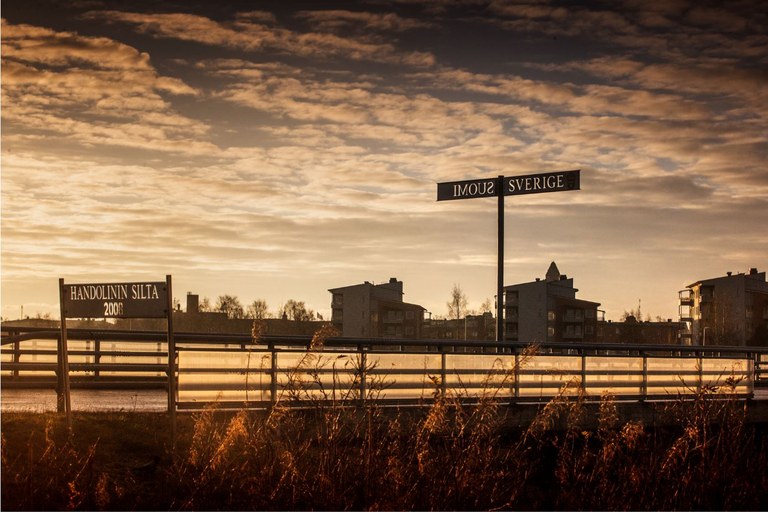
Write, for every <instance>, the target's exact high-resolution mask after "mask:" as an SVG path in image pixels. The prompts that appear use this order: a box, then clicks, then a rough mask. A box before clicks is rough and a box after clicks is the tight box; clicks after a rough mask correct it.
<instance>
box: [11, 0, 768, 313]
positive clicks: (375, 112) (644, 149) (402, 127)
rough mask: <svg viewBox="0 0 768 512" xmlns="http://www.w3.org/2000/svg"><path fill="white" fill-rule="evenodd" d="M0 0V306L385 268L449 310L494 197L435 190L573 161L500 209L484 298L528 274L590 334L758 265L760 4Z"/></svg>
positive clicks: (259, 291) (273, 295) (298, 286)
mask: <svg viewBox="0 0 768 512" xmlns="http://www.w3.org/2000/svg"><path fill="white" fill-rule="evenodd" d="M722 4H723V5H727V9H726V8H724V7H723V6H722V5H721V3H719V2H714V3H713V2H707V1H699V0H668V1H664V2H648V1H644V0H634V1H633V0H629V1H625V2H618V1H616V2H610V1H595V2H587V3H574V2H556V1H554V0H528V1H504V0H451V1H448V0H400V1H383V0H370V1H360V2H356V3H352V2H326V1H306V2H301V1H284V0H280V1H249V2H246V1H243V2H194V1H177V2H174V1H171V0H164V1H139V2H137V1H128V0H125V1H99V0H82V1H69V2H67V1H64V2H62V1H52V0H28V1H26V2H5V1H4V2H3V3H2V11H1V13H2V18H3V21H2V316H3V317H4V318H17V317H18V316H19V313H20V306H21V305H24V314H25V315H30V316H31V315H34V314H35V313H38V312H40V313H46V312H53V313H54V315H55V316H56V315H57V314H58V313H57V311H58V296H57V293H58V292H57V283H58V282H57V279H58V278H59V277H63V278H65V279H66V280H67V281H68V282H108V281H134V280H136V281H143V280H150V281H154V280H163V279H164V277H165V275H166V274H172V275H173V279H174V292H175V295H176V296H177V297H179V298H180V299H182V304H184V296H185V295H186V293H187V292H192V293H198V294H200V295H201V296H203V297H210V298H211V299H215V297H216V296H218V295H221V294H225V293H227V294H231V295H236V296H238V297H239V298H240V300H241V302H243V303H249V302H251V301H253V300H254V299H256V298H262V299H265V300H266V301H267V303H268V304H269V306H270V309H272V310H275V309H277V308H278V306H279V305H280V304H281V303H283V302H285V301H286V300H288V299H291V298H293V299H296V300H303V301H305V302H306V303H307V305H308V306H309V307H311V308H313V309H315V310H317V311H319V312H320V313H321V314H326V315H327V314H328V312H329V310H330V298H331V297H330V294H329V293H328V291H327V290H328V289H329V288H334V287H339V286H345V285H350V284H357V283H361V282H363V281H373V282H376V283H379V282H383V281H386V280H388V279H389V278H390V277H397V278H399V279H402V280H403V281H404V282H405V300H406V301H408V302H413V303H418V304H422V305H423V306H424V307H426V308H427V309H428V310H429V311H431V312H432V313H433V314H435V315H445V314H446V310H447V308H446V301H447V300H448V298H449V294H450V291H451V288H452V287H453V285H454V284H459V285H460V286H461V287H462V288H463V289H464V291H465V293H466V294H467V296H468V298H469V302H470V307H471V308H479V306H480V304H481V303H482V302H483V301H484V300H485V299H487V298H491V299H492V298H493V296H494V294H495V287H496V203H495V200H494V199H492V198H491V199H473V200H468V201H450V202H439V203H438V202H436V200H435V199H436V183H438V182H441V181H454V180H463V179H472V178H485V177H494V176H497V175H506V176H514V175H520V174H530V173H537V172H545V171H555V170H565V169H581V190H580V191H571V192H562V193H555V194H537V195H527V196H512V197H508V198H507V200H506V234H505V235H506V236H505V239H506V262H505V273H506V276H505V282H506V284H514V283H520V282H527V281H532V280H533V279H534V278H535V277H543V275H544V273H545V272H546V270H547V267H548V266H549V264H550V262H551V261H556V262H557V265H558V266H559V268H560V271H561V272H562V273H565V274H568V276H569V277H573V278H574V279H575V284H576V287H577V288H579V290H580V291H579V294H578V296H579V297H581V298H584V299H587V300H593V301H596V302H600V303H601V304H602V306H601V309H604V310H605V311H606V317H607V318H609V319H618V318H619V317H620V316H621V314H622V312H623V311H625V310H628V309H631V308H635V307H637V305H638V301H640V300H641V301H642V303H641V304H642V310H643V313H644V315H645V314H650V315H651V316H653V317H655V316H656V315H660V316H662V317H664V318H677V314H678V313H677V304H676V301H677V291H678V290H680V289H682V288H684V287H685V286H686V285H687V284H690V283H691V282H694V281H696V280H699V279H703V278H710V277H715V276H719V275H724V274H725V272H726V271H734V272H744V271H747V270H748V269H749V268H750V267H758V268H760V269H761V270H765V268H766V267H768V236H766V232H767V231H768V230H767V229H766V226H767V224H768V168H767V167H766V161H768V142H767V140H768V137H767V135H768V71H766V70H768V16H767V15H766V11H765V10H764V9H761V8H760V2H758V1H757V0H754V1H739V0H735V1H729V2H723V3H722Z"/></svg>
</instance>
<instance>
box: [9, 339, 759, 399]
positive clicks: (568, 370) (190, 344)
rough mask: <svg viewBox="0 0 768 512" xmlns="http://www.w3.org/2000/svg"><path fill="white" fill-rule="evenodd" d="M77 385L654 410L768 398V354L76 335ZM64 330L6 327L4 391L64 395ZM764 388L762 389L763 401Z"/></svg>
mask: <svg viewBox="0 0 768 512" xmlns="http://www.w3.org/2000/svg"><path fill="white" fill-rule="evenodd" d="M68 338H69V347H68V348H69V350H68V358H69V370H70V376H71V377H70V381H71V387H72V388H96V389H115V388H129V389H150V388H156V389H165V390H171V392H170V396H169V400H168V404H169V409H171V408H172V409H173V410H174V412H175V411H183V410H194V409H199V408H201V407H204V406H205V405H207V404H209V403H212V402H216V403H217V404H219V406H220V407H223V408H244V407H245V408H253V409H266V408H270V407H274V406H275V405H276V404H278V403H279V404H282V405H287V406H312V405H323V404H339V403H342V404H361V403H365V402H369V401H372V402H375V403H377V404H381V405H400V406H405V405H419V404H425V403H430V402H431V401H433V400H434V399H435V398H436V397H439V396H446V395H450V396H452V397H455V398H457V399H460V400H462V401H464V402H473V401H477V400H482V399H484V398H488V397H489V396H492V397H493V398H494V399H496V400H499V401H501V402H502V403H505V402H506V403H542V402H547V401H549V400H551V399H553V398H554V397H557V396H562V395H564V394H565V395H578V396H579V397H580V398H582V399H584V400H588V401H589V400H599V399H600V397H601V396H603V395H604V394H606V393H607V394H610V395H612V396H614V397H616V399H617V400H621V401H634V402H649V401H660V400H670V399H679V398H681V397H682V398H685V397H695V396H696V395H697V394H699V393H700V392H701V391H702V390H707V391H710V392H712V391H714V392H716V391H718V390H728V391H729V393H730V395H731V396H738V397H742V398H747V399H755V398H757V399H763V398H768V396H765V397H764V393H762V392H761V391H760V389H761V386H764V385H768V349H766V348H758V347H725V346H720V347H700V346H697V347H690V346H676V345H674V346H673V345H632V344H610V345H609V344H594V343H540V344H525V343H517V342H502V343H499V342H495V341H487V342H485V341H482V342H478V341H445V340H440V341H435V340H394V339H351V338H342V337H328V338H322V337H319V336H317V335H316V336H315V337H314V338H313V337H309V336H275V335H271V336H270V335H265V336H260V337H258V338H257V339H254V338H252V337H251V336H248V335H234V334H202V333H177V334H175V345H176V352H175V354H174V360H175V362H176V364H175V371H174V372H173V375H171V376H170V377H171V378H169V372H168V369H169V365H168V352H167V350H168V348H167V340H166V333H165V332H147V331H120V330H88V329H69V330H68ZM58 339H59V332H58V331H52V330H46V329H35V328H20V327H3V328H2V341H1V347H0V356H1V359H0V372H1V373H0V375H2V381H1V382H2V387H3V388H6V389H8V388H48V389H51V388H56V387H57V386H58V385H59V384H58V380H59V375H60V373H61V372H60V370H59V368H60V360H59V358H58V351H57V342H58ZM756 390H757V392H756Z"/></svg>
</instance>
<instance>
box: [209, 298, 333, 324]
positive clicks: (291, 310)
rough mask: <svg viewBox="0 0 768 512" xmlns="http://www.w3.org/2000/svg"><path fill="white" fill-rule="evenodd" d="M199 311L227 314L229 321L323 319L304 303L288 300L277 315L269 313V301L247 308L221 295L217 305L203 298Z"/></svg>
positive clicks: (235, 300)
mask: <svg viewBox="0 0 768 512" xmlns="http://www.w3.org/2000/svg"><path fill="white" fill-rule="evenodd" d="M198 311H200V312H203V313H226V314H227V318H229V319H231V320H232V319H253V320H264V319H267V318H282V319H285V320H296V321H312V320H322V319H323V317H322V316H321V315H319V314H317V313H315V311H313V310H312V309H310V308H308V307H307V305H306V304H305V303H304V301H298V300H294V299H288V300H287V301H286V302H285V303H283V304H281V305H280V307H279V308H278V309H277V311H276V312H275V314H273V313H272V312H270V311H269V306H268V305H267V301H265V300H264V299H256V300H254V301H253V302H251V303H250V304H248V305H247V306H243V304H242V303H241V302H240V299H238V298H237V297H236V296H234V295H226V294H225V295H219V296H218V297H217V298H216V302H215V304H211V301H210V299H208V297H205V298H203V299H202V300H201V301H200V304H199V306H198Z"/></svg>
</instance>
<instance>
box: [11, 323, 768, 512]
mask: <svg viewBox="0 0 768 512" xmlns="http://www.w3.org/2000/svg"><path fill="white" fill-rule="evenodd" d="M322 343H323V335H322V334H321V335H319V336H318V337H317V339H316V341H315V343H313V346H312V347H311V349H310V351H308V353H307V356H306V357H305V358H304V360H302V362H301V363H300V364H299V365H297V368H296V369H295V371H293V372H292V373H291V374H290V375H288V376H287V378H288V381H289V382H290V383H291V386H290V389H289V390H288V391H286V392H285V394H284V395H283V396H281V397H280V400H279V402H278V406H277V407H275V408H274V409H272V410H271V411H269V412H268V413H266V414H265V413H254V412H248V411H239V412H235V413H232V412H224V411H219V410H217V408H216V406H215V405H213V406H211V407H210V408H208V409H205V410H203V411H201V412H199V413H197V414H195V415H193V416H183V417H182V418H181V424H180V426H179V442H178V444H177V447H176V451H175V452H174V451H173V450H172V449H171V443H170V440H169V439H168V438H167V433H166V432H165V430H166V429H164V428H163V425H164V423H163V421H164V419H163V418H160V417H157V416H150V415H142V414H133V415H130V414H122V415H116V416H114V417H112V418H107V419H104V416H103V415H102V416H94V415H91V416H87V415H77V414H76V415H75V419H76V422H75V429H74V432H73V434H72V435H71V436H68V435H67V433H66V430H65V429H64V427H63V424H62V422H61V420H60V419H59V418H56V417H54V416H47V417H46V416H44V415H21V414H18V415H13V414H6V415H4V416H3V443H2V477H3V478H2V499H3V503H2V505H3V508H4V509H23V510H32V509H167V510H170V509H184V510H212V509H236V510H269V509H282V510H288V509H290V510H296V509H314V510H318V509H319V510H350V509H351V510H451V509H453V510H492V509H510V508H511V509H567V510H574V509H595V510H651V509H665V510H673V509H675V510H676V509H681V510H698V509H760V508H763V507H764V505H765V503H768V455H767V453H768V452H767V451H766V448H768V446H766V438H765V435H764V434H765V431H764V430H762V431H761V430H755V429H754V428H753V426H751V425H749V424H747V423H746V422H745V412H744V407H743V402H740V401H738V400H736V399H734V398H733V397H729V396H728V395H727V394H723V393H722V392H717V391H716V390H713V389H704V390H702V391H701V392H700V393H699V394H698V395H696V398H695V400H694V401H693V402H690V401H687V402H685V403H683V402H680V403H676V404H674V405H672V406H671V407H670V410H669V411H668V414H669V415H671V416H672V417H673V418H674V419H675V423H674V426H672V427H669V428H664V429H648V428H646V427H645V426H644V425H642V424H640V423H636V422H622V421H621V420H620V418H619V414H618V412H617V407H616V402H615V401H614V400H613V399H612V397H610V396H604V397H603V399H602V401H601V403H600V407H599V411H598V412H597V420H598V422H597V424H598V426H597V428H596V429H590V430H585V429H584V428H583V425H584V421H585V419H588V418H586V416H587V415H588V414H590V410H593V409H590V408H589V407H588V406H587V403H586V402H585V400H584V397H583V396H581V395H580V394H579V386H578V383H571V384H570V386H571V388H570V389H563V391H562V393H561V394H560V395H559V396H558V397H556V398H555V399H553V400H552V401H551V402H550V403H548V404H546V406H544V407H542V408H540V410H539V411H538V414H537V415H536V416H535V418H534V419H533V421H532V422H531V423H530V425H529V426H528V427H527V428H524V429H511V428H509V427H508V426H507V425H508V424H507V422H506V419H507V414H509V412H510V409H509V407H508V406H505V405H502V404H501V403H500V401H499V400H498V398H497V397H498V394H499V390H500V389H503V388H504V387H507V388H508V386H509V381H508V378H509V376H502V378H501V379H500V380H499V379H498V376H497V377H494V379H495V380H493V381H492V380H491V379H490V377H489V380H488V381H487V382H486V391H485V392H484V393H483V394H482V396H481V398H480V400H479V401H478V403H477V404H476V405H472V406H467V405H464V398H466V397H465V396H463V394H462V393H447V394H443V393H442V387H441V383H440V382H439V379H436V380H435V389H434V397H435V401H434V403H432V404H431V405H429V406H428V407H425V408H423V409H419V410H400V411H394V410H391V409H383V408H380V407H376V406H371V405H369V406H365V407H362V406H359V398H360V386H359V384H360V380H359V375H360V373H361V372H363V371H366V368H365V367H364V366H365V365H364V364H363V362H361V361H360V360H357V361H351V360H343V361H342V360H339V359H333V358H331V357H330V356H328V355H327V354H324V353H323V352H322V350H321V349H322ZM339 364H345V365H353V366H354V367H355V368H356V372H353V373H354V374H355V377H353V378H351V379H350V380H349V381H347V382H342V381H340V380H339V379H336V378H334V379H333V381H332V384H331V385H330V386H329V385H328V384H327V380H325V381H323V380H322V379H321V378H320V376H321V373H322V372H320V371H319V370H320V369H323V368H330V369H333V368H334V365H339ZM355 365H356V366H355ZM368 370H370V368H369V369H368ZM384 386H386V383H385V382H379V383H378V384H377V385H372V386H369V387H368V388H367V389H366V393H368V394H369V397H374V396H375V394H376V392H377V390H380V389H382V388H383V387H384ZM726 388H727V386H726ZM295 400H303V401H306V400H309V401H310V402H311V401H315V402H314V405H315V407H313V408H311V409H310V410H297V409H296V408H294V407H290V405H291V402H292V401H295ZM353 406H354V407H353ZM94 418H97V419H94ZM98 418H101V419H98ZM99 422H100V423H99ZM97 427H98V428H97ZM25 429H26V430H25Z"/></svg>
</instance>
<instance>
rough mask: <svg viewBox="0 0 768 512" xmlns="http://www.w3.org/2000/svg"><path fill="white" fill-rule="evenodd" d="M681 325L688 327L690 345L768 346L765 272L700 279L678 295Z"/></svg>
mask: <svg viewBox="0 0 768 512" xmlns="http://www.w3.org/2000/svg"><path fill="white" fill-rule="evenodd" d="M679 297H680V321H682V322H687V323H688V324H690V331H689V332H688V333H687V337H688V340H689V341H688V342H689V343H690V344H692V345H736V346H746V345H753V346H768V283H767V282H766V280H765V272H758V271H757V269H756V268H752V269H750V270H749V273H746V274H745V273H738V274H733V273H732V272H728V273H727V274H726V275H725V276H722V277H715V278H712V279H703V280H701V281H696V282H695V283H692V284H689V285H688V286H686V288H685V290H681V291H680V292H679Z"/></svg>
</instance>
